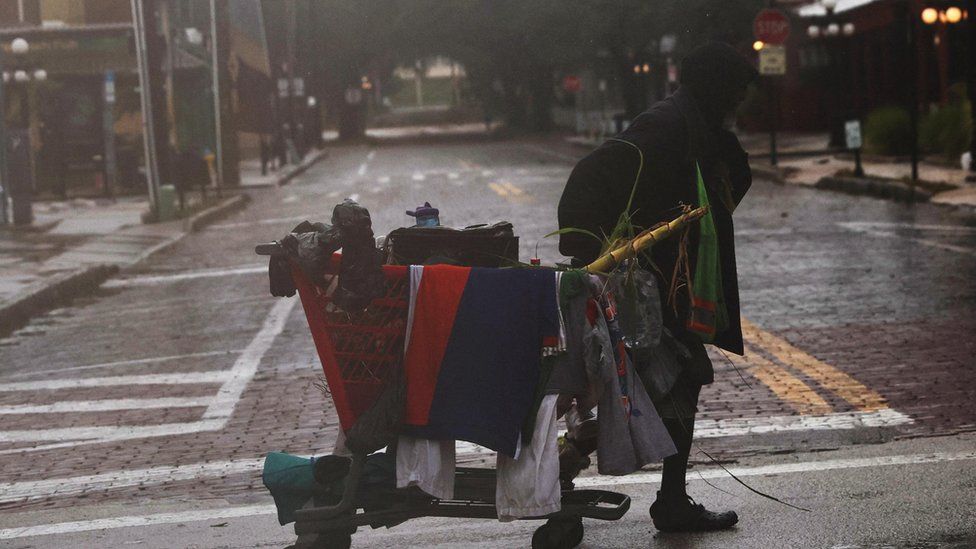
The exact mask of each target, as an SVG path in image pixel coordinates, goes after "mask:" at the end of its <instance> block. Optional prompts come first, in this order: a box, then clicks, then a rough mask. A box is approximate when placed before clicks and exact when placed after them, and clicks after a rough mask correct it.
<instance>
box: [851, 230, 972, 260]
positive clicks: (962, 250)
mask: <svg viewBox="0 0 976 549" xmlns="http://www.w3.org/2000/svg"><path fill="white" fill-rule="evenodd" d="M838 225H839V226H841V227H843V228H845V229H848V230H850V231H855V232H859V233H862V234H866V235H870V236H878V237H881V238H893V239H895V240H904V241H909V242H914V243H916V244H921V245H922V246H927V247H929V248H936V249H939V250H945V251H947V252H955V253H958V254H966V255H972V256H976V248H971V247H966V246H956V245H955V244H946V243H945V242H938V241H936V240H930V239H928V238H915V237H911V236H904V235H900V234H898V233H894V232H891V231H878V230H874V229H868V228H865V227H862V226H859V225H856V224H851V223H838Z"/></svg>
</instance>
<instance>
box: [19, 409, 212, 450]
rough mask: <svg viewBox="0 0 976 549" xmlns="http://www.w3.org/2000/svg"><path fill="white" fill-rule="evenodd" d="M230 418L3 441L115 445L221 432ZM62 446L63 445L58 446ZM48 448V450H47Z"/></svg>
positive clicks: (31, 433)
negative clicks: (120, 441) (76, 442)
mask: <svg viewBox="0 0 976 549" xmlns="http://www.w3.org/2000/svg"><path fill="white" fill-rule="evenodd" d="M226 423H227V419H226V418H224V419H209V420H206V419H205V420H203V421H193V422H189V423H164V424H161V425H109V426H103V427H65V428H63V429H30V430H27V431H0V442H57V443H58V444H59V445H60V444H69V445H71V444H72V443H71V441H93V442H112V441H117V440H128V439H132V438H148V437H166V436H175V435H186V434H189V433H200V432H203V431H219V430H220V429H223V428H224V425H225V424H226ZM59 447H63V446H59ZM39 449H40V448H15V449H10V450H3V451H0V454H11V453H18V452H25V451H36V450H39ZM45 449H47V448H45Z"/></svg>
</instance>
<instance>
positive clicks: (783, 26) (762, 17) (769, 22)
mask: <svg viewBox="0 0 976 549" xmlns="http://www.w3.org/2000/svg"><path fill="white" fill-rule="evenodd" d="M752 32H753V34H755V35H756V40H761V41H763V42H765V43H766V44H782V43H783V42H786V39H787V38H788V37H789V36H790V19H789V17H787V16H786V14H785V13H783V12H781V11H779V10H774V9H765V10H762V11H761V12H759V15H757V16H756V19H755V21H753V22H752Z"/></svg>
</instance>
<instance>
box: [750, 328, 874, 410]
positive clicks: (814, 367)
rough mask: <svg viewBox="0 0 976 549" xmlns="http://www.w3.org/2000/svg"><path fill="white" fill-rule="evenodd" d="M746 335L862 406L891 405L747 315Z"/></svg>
mask: <svg viewBox="0 0 976 549" xmlns="http://www.w3.org/2000/svg"><path fill="white" fill-rule="evenodd" d="M742 335H743V336H745V338H746V339H747V340H749V342H750V343H752V344H754V345H756V346H758V347H760V348H762V349H765V350H766V351H768V352H769V353H770V354H771V355H773V356H774V357H776V359H777V360H779V361H780V362H782V363H783V364H785V365H787V366H790V367H792V368H796V369H797V370H798V371H800V372H802V373H803V374H804V375H806V376H808V377H809V378H810V379H813V380H814V381H816V382H817V383H819V384H820V385H822V386H823V387H824V388H825V389H827V390H829V391H831V392H833V393H835V394H836V395H837V396H839V397H841V398H842V399H844V400H846V401H847V402H849V403H850V404H851V405H852V406H854V407H856V408H857V409H858V410H861V411H865V412H872V411H876V410H882V409H885V408H887V407H888V404H887V403H886V402H885V399H884V397H882V396H881V395H879V394H878V393H876V392H874V391H872V390H871V389H869V388H867V387H866V386H864V384H862V383H861V382H859V381H857V380H856V379H854V378H852V377H851V376H849V375H847V374H846V373H844V372H842V371H841V370H839V369H837V368H835V367H833V366H831V365H829V364H827V363H825V362H823V361H821V360H819V359H817V358H816V357H813V356H811V355H809V354H807V353H806V352H804V351H802V350H801V349H798V348H796V347H794V346H793V345H791V344H790V343H789V342H788V341H786V340H784V339H783V338H781V337H778V336H776V335H773V334H771V333H769V332H767V331H765V330H763V329H761V328H759V327H758V326H756V325H755V324H753V323H751V322H749V321H748V320H746V319H744V318H743V319H742Z"/></svg>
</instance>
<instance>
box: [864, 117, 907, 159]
mask: <svg viewBox="0 0 976 549" xmlns="http://www.w3.org/2000/svg"><path fill="white" fill-rule="evenodd" d="M911 125H912V124H911V117H910V116H909V115H908V111H907V110H906V109H904V108H903V107H881V108H878V109H875V110H873V111H871V113H870V114H868V116H867V119H866V120H865V123H864V148H865V150H866V151H867V152H870V153H874V154H886V155H896V156H897V155H905V154H909V153H911V150H912V128H911Z"/></svg>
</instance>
